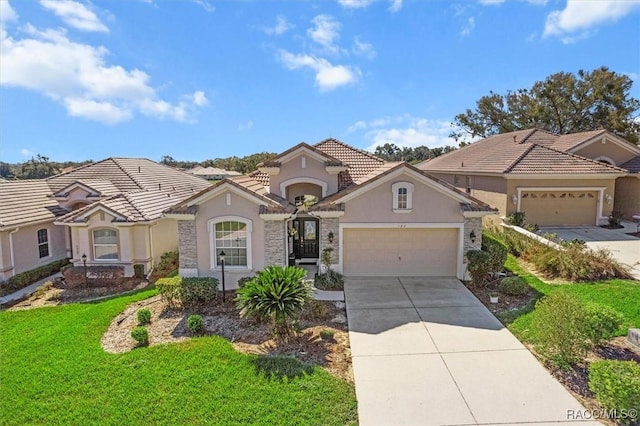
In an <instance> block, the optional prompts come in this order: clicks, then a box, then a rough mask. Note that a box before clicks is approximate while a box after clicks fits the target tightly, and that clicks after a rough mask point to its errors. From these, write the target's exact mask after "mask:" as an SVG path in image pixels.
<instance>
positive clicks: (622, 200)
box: [614, 175, 640, 220]
mask: <svg viewBox="0 0 640 426" xmlns="http://www.w3.org/2000/svg"><path fill="white" fill-rule="evenodd" d="M614 206H615V209H616V210H617V211H619V212H620V213H622V215H623V216H624V218H625V219H627V220H632V217H631V216H634V215H640V175H636V176H625V177H622V178H618V179H617V180H616V196H615V200H614Z"/></svg>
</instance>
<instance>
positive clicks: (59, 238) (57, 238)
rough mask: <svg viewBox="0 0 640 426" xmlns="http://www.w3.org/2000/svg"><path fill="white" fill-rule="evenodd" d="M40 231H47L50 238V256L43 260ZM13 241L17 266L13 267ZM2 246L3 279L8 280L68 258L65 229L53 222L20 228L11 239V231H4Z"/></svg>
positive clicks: (0, 267)
mask: <svg viewBox="0 0 640 426" xmlns="http://www.w3.org/2000/svg"><path fill="white" fill-rule="evenodd" d="M40 229H47V231H48V237H49V256H48V257H45V258H42V259H41V258H40V256H39V252H38V230H40ZM11 239H12V240H13V259H14V262H15V265H11V244H10V240H11ZM0 246H1V253H0V260H1V262H2V264H1V265H0V278H1V279H8V278H10V277H11V276H13V275H15V274H19V273H21V272H25V271H28V270H30V269H34V268H37V267H38V266H42V265H46V264H47V263H50V262H53V261H56V260H60V259H64V258H65V257H66V256H67V250H66V238H65V228H64V227H61V226H56V225H54V224H53V222H48V223H43V224H40V225H32V226H26V227H20V228H19V230H18V231H17V232H15V233H13V234H12V236H11V237H10V236H9V231H3V232H1V233H0ZM12 266H13V268H12Z"/></svg>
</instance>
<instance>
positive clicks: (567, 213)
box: [519, 188, 599, 226]
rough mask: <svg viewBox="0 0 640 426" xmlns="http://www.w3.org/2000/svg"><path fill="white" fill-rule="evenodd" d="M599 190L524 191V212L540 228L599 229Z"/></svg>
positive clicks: (527, 219)
mask: <svg viewBox="0 0 640 426" xmlns="http://www.w3.org/2000/svg"><path fill="white" fill-rule="evenodd" d="M598 196H599V191H597V190H582V189H579V188H577V189H567V190H561V191H556V190H526V189H522V190H521V191H520V208H519V211H523V212H525V214H526V217H525V221H526V222H527V223H533V224H537V225H540V226H547V225H556V226H557V225H596V224H597V220H598Z"/></svg>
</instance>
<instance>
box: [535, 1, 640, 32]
mask: <svg viewBox="0 0 640 426" xmlns="http://www.w3.org/2000/svg"><path fill="white" fill-rule="evenodd" d="M639 7H640V0H624V1H610V0H591V1H580V0H567V5H566V7H565V8H564V10H555V11H553V12H551V13H549V15H547V20H546V23H545V27H544V33H543V34H542V36H543V37H548V36H558V37H560V38H561V39H562V41H563V42H564V43H571V42H574V41H576V40H579V39H581V38H585V37H588V36H589V31H590V30H593V29H594V28H595V27H597V26H598V25H601V24H606V23H611V22H616V21H617V20H619V19H620V18H622V17H623V16H625V15H628V14H629V13H631V12H633V11H634V10H635V9H638V8H639ZM576 33H577V34H576Z"/></svg>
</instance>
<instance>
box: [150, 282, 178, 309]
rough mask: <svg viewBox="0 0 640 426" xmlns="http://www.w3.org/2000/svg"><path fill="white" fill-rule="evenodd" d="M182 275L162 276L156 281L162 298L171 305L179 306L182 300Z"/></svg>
mask: <svg viewBox="0 0 640 426" xmlns="http://www.w3.org/2000/svg"><path fill="white" fill-rule="evenodd" d="M181 284H182V277H180V276H175V277H170V278H160V279H159V280H158V281H156V288H157V289H158V292H159V293H160V298H161V299H162V301H163V302H164V303H165V304H166V305H167V306H169V307H175V306H177V304H178V302H179V301H180V288H181Z"/></svg>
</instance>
